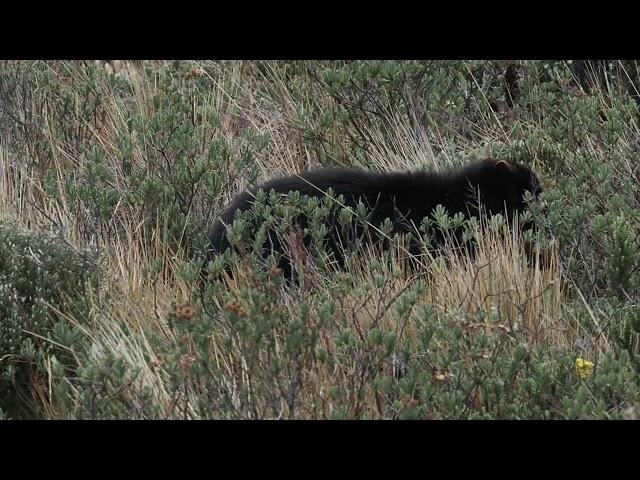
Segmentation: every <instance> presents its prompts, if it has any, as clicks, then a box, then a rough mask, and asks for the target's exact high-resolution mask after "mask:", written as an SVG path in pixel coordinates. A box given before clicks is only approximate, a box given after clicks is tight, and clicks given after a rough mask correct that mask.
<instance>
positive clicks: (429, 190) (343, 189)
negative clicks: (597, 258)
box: [209, 158, 541, 278]
mask: <svg viewBox="0 0 640 480" xmlns="http://www.w3.org/2000/svg"><path fill="white" fill-rule="evenodd" d="M259 189H262V190H263V191H264V192H265V193H267V197H269V195H268V194H269V192H270V191H272V190H273V191H274V192H276V193H277V194H288V193H290V192H299V193H300V194H301V195H302V196H305V195H306V196H309V197H316V198H320V199H321V198H323V197H324V196H325V195H326V194H327V192H328V191H329V189H331V191H332V196H333V198H338V197H339V196H341V195H342V196H343V198H344V200H343V203H342V204H341V206H342V207H350V208H351V209H355V207H356V206H357V205H358V203H359V202H362V203H363V204H364V205H365V206H366V207H367V208H368V209H369V215H370V216H369V217H368V218H367V224H368V225H370V226H373V227H379V226H380V225H381V224H382V223H383V222H384V221H385V219H390V220H391V225H392V229H391V230H392V232H393V233H398V232H400V233H403V232H405V233H406V232H413V233H414V234H416V233H417V227H419V226H420V225H421V222H422V219H423V218H424V217H428V216H430V215H431V214H432V212H433V210H434V209H435V208H436V206H438V205H442V206H443V207H444V209H445V210H446V211H447V213H449V214H450V215H454V214H456V213H461V214H463V215H464V216H465V218H468V217H470V216H478V210H479V208H482V209H483V210H485V212H486V214H488V215H494V214H497V213H501V214H503V215H505V217H506V219H507V220H509V219H511V218H512V216H513V215H514V214H515V213H517V212H521V211H522V210H523V209H524V207H525V202H524V198H523V196H524V193H525V192H527V191H528V192H531V194H533V195H534V196H535V197H537V196H538V194H539V193H540V192H541V188H540V184H539V182H538V178H537V176H536V175H535V173H534V172H533V171H532V170H531V169H529V168H528V167H526V166H524V165H520V164H516V163H512V162H509V161H506V160H498V159H494V158H488V159H485V160H482V161H479V162H475V163H472V164H470V165H467V166H466V167H464V168H461V169H457V170H452V171H449V172H446V173H432V172H393V173H374V172H369V171H365V170H361V169H356V168H319V169H315V170H310V171H307V172H304V173H302V174H300V175H291V176H287V177H281V178H276V179H273V180H270V181H268V182H266V183H263V184H261V185H259V186H258V187H256V188H254V189H252V190H250V191H245V192H243V193H241V194H239V195H238V196H237V197H236V198H235V199H234V200H233V202H232V203H231V204H230V205H229V206H228V207H227V208H225V209H224V210H223V211H222V212H221V214H220V216H219V218H218V219H217V220H216V222H215V223H214V225H213V227H212V228H211V230H210V231H209V239H210V242H211V253H214V254H215V253H222V252H224V251H225V250H226V249H227V248H229V247H230V246H231V244H230V242H229V239H228V237H227V226H228V225H229V224H231V223H232V222H233V220H234V216H235V215H236V212H238V211H241V212H242V211H246V210H249V209H250V208H251V207H252V204H253V203H254V202H255V198H256V193H257V192H258V190H259ZM336 215H337V214H334V215H330V216H329V218H330V220H329V221H327V227H328V228H327V232H328V233H327V244H328V246H329V249H330V250H331V251H332V253H333V254H335V257H336V259H337V260H338V262H339V263H340V262H341V260H342V258H343V254H344V247H345V243H349V242H351V241H353V239H354V238H355V237H354V236H353V235H350V236H349V237H348V238H346V237H345V236H344V235H343V234H341V233H339V232H338V230H339V228H338V223H339V222H337V221H336ZM294 223H296V224H297V225H298V226H299V227H301V228H300V229H299V231H304V228H305V227H307V226H308V224H309V222H308V219H306V218H302V219H301V218H297V219H296V220H295V221H294ZM376 232H380V230H379V229H377V228H374V230H373V236H374V237H375V236H376ZM362 233H363V230H362V229H361V228H359V229H357V231H356V234H358V235H359V234H362ZM371 233H372V232H371V231H369V232H368V234H369V235H370V234H371ZM356 236H357V235H356ZM378 237H379V236H378ZM299 238H301V239H302V242H300V243H302V244H303V245H304V246H308V245H309V236H308V235H306V236H305V235H301V236H300V237H299ZM417 238H419V237H417ZM378 240H380V238H378ZM437 241H438V239H436V242H437ZM264 243H265V246H264V249H265V251H264V253H265V254H269V253H271V252H276V253H278V254H280V255H283V254H285V252H286V251H290V249H287V248H285V246H284V245H283V243H285V241H283V240H282V239H281V238H279V237H278V236H276V235H275V234H274V232H272V231H270V232H269V234H268V236H267V239H266V240H265V242H264ZM288 246H290V245H288ZM419 251H420V247H419V245H418V243H414V244H412V246H411V248H410V253H411V254H418V253H419ZM279 266H280V268H282V269H283V271H284V275H285V277H287V278H288V277H290V275H291V273H292V270H291V259H290V258H286V255H285V256H284V257H282V258H281V260H280V262H279Z"/></svg>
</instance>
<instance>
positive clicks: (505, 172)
mask: <svg viewBox="0 0 640 480" xmlns="http://www.w3.org/2000/svg"><path fill="white" fill-rule="evenodd" d="M493 173H494V175H495V176H496V178H509V176H510V175H511V174H512V173H513V165H511V164H510V163H509V162H507V161H505V160H498V161H497V162H496V163H495V165H494V166H493Z"/></svg>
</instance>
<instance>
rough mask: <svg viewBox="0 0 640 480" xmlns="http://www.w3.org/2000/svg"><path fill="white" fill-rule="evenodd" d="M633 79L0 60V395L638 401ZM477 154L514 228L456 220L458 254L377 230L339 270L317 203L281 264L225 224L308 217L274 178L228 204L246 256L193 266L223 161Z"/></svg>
mask: <svg viewBox="0 0 640 480" xmlns="http://www.w3.org/2000/svg"><path fill="white" fill-rule="evenodd" d="M639 87H640V78H639V71H638V66H637V64H636V63H635V62H628V61H625V62H617V61H612V62H597V63H594V64H589V63H585V62H544V61H522V62H504V61H416V62H409V61H402V62H400V61H352V62H343V61H332V62H328V61H292V62H247V61H243V62H240V61H231V62H210V61H206V62H195V61H194V62H187V61H180V62H157V61H156V62H129V63H127V62H107V63H103V62H43V61H21V62H2V63H1V64H0V195H1V196H2V201H1V202H0V220H1V222H2V223H1V224H0V415H1V416H2V417H3V418H92V419H94V418H96V419H97V418H232V419H246V418H268V419H272V418H287V419H291V418H304V419H312V418H319V419H335V418H349V419H364V418H374V419H378V418H385V419H421V418H433V419H452V418H455V419H459V418H464V419H471V418H491V419H498V418H530V419H568V418H569V419H573V418H598V419H605V418H637V417H638V416H639V415H640V398H639V388H640V356H639V353H640V352H639V351H640V346H639V335H640V309H639V308H638V307H639V306H638V302H639V301H640V290H639V288H640V285H639V280H640V272H639V267H640V251H639V246H640V243H638V232H639V229H640V196H639V195H638V185H639V182H640V173H639V168H638V162H637V159H638V156H639V154H640V132H639V131H638V123H639V121H640V116H639V112H638V98H639V97H640V95H639V94H638V91H637V89H638V88H639ZM489 155H491V156H497V157H501V158H506V159H511V160H515V161H518V162H522V163H524V164H526V165H528V166H530V167H531V168H533V169H534V170H535V171H536V172H537V173H538V176H539V177H540V178H541V180H542V183H543V187H544V189H545V193H544V194H543V197H542V200H541V201H540V202H535V203H532V204H531V207H530V210H529V212H528V213H526V217H527V219H529V218H533V219H535V220H536V223H537V225H538V226H539V228H538V230H537V232H535V233H533V232H530V233H528V234H527V238H520V237H519V236H518V235H505V234H504V233H505V230H504V225H503V223H504V222H502V221H501V220H502V219H500V218H499V217H494V219H493V220H492V224H491V225H490V228H488V229H485V230H483V232H484V233H483V234H481V235H480V234H479V233H478V230H477V224H476V223H473V222H472V223H471V224H466V225H464V226H462V225H460V226H461V227H464V228H465V229H466V230H465V231H466V232H467V233H468V235H470V236H472V235H475V236H476V237H477V242H478V249H477V255H476V256H475V257H474V258H470V257H468V256H460V255H448V254H446V252H445V254H444V255H440V256H437V257H436V258H433V259H429V261H427V262H424V263H425V266H424V271H423V272H421V273H418V274H413V273H409V272H408V271H407V270H406V269H405V264H404V263H403V262H402V260H401V257H402V255H401V253H402V252H403V242H405V241H406V239H403V238H394V239H393V240H394V245H395V248H394V249H393V250H391V251H390V252H388V253H387V254H382V253H380V252H369V251H366V250H364V249H363V250H362V251H359V252H355V253H354V255H353V257H352V258H351V259H350V261H349V262H347V266H346V270H345V271H342V272H337V271H334V270H332V269H330V268H328V267H327V262H326V260H327V259H326V255H325V254H324V252H323V248H322V233H323V232H322V222H320V221H318V222H317V224H315V225H312V226H311V227H310V233H311V235H313V236H314V238H316V239H317V242H316V243H315V244H314V255H313V258H311V259H310V260H308V261H307V262H306V263H305V264H304V266H303V267H302V268H301V270H302V275H301V278H300V281H299V282H297V283H295V284H294V285H291V286H287V285H285V284H284V282H283V281H282V278H281V276H280V272H278V271H277V269H275V268H274V266H273V265H272V264H270V262H269V261H268V260H265V259H263V258H262V257H261V256H260V255H256V254H252V246H253V243H252V242H248V241H247V239H248V238H249V235H248V233H250V232H248V230H249V228H248V225H250V224H251V222H253V221H255V220H258V221H259V222H276V223H277V222H278V219H280V225H279V226H278V228H282V229H283V233H285V230H286V228H287V225H289V224H290V222H288V219H290V218H292V216H293V215H295V212H296V211H297V210H300V209H302V210H305V212H307V214H308V215H309V216H311V217H312V218H317V219H318V220H321V219H322V217H323V215H326V212H327V208H328V205H327V204H328V203H330V199H327V201H326V202H325V201H323V202H314V201H309V200H308V199H304V198H298V197H296V196H294V197H292V198H290V199H288V201H286V202H284V201H283V202H282V203H281V204H279V205H276V206H273V207H271V208H265V207H264V206H261V205H257V206H256V207H255V208H254V209H253V210H252V212H250V214H249V217H250V218H249V217H247V218H243V219H240V218H239V219H238V220H237V221H236V223H234V225H233V232H232V235H233V238H234V242H235V243H236V244H237V245H239V246H243V248H242V249H241V250H243V251H245V252H246V254H243V255H240V254H228V255H226V256H220V257H216V258H215V259H213V261H212V262H210V264H208V265H204V267H205V268H207V269H208V270H209V271H210V272H211V274H212V277H216V275H215V274H217V273H219V272H221V271H222V270H223V269H224V266H225V265H231V266H232V268H233V269H234V275H233V278H231V279H228V280H226V281H225V280H224V279H223V280H220V279H217V280H216V279H214V280H212V281H211V282H210V283H209V284H208V285H207V286H206V288H201V283H200V282H199V281H198V278H199V277H198V274H199V271H200V269H201V268H202V267H203V252H204V250H205V249H206V246H207V244H206V229H207V226H208V225H210V224H211V222H212V220H213V218H214V216H215V213H216V212H217V211H218V210H219V208H221V207H222V206H224V205H225V204H226V203H227V202H229V200H230V199H231V198H232V196H233V195H234V194H235V193H237V192H238V191H239V190H240V189H242V188H244V187H245V186H248V185H254V184H256V183H257V182H259V181H261V180H264V179H267V178H271V177H274V176H277V175H280V174H285V173H297V172H299V171H301V170H303V169H306V168H309V167H312V166H317V165H355V166H361V167H365V168H368V169H371V170H383V171H384V170H397V169H433V170H442V169H446V168H449V167H454V166H459V165H463V164H465V163H468V162H469V161H472V160H474V159H480V158H483V157H485V156H489ZM543 207H545V208H546V209H545V211H544V214H543ZM342 214H343V215H344V217H345V221H346V220H348V219H349V218H351V216H352V215H356V216H359V218H362V221H366V211H364V210H363V211H357V212H348V211H345V212H342ZM457 222H458V219H455V218H449V217H447V216H446V215H444V214H443V212H442V211H438V210H437V211H434V212H433V215H432V216H431V217H430V218H428V219H426V220H425V221H424V222H423V232H424V233H425V239H424V240H425V241H427V242H428V238H429V232H431V231H432V229H433V228H438V229H440V230H445V231H446V230H449V229H451V228H455V227H456V226H458V225H457ZM258 224H260V223H258ZM271 224H272V225H273V223H271ZM380 227H381V228H382V229H384V225H382V226H380ZM251 233H254V234H255V232H251ZM258 234H259V235H260V231H258ZM525 242H526V243H529V244H532V245H534V247H535V248H534V249H535V250H536V251H537V252H540V257H539V258H538V260H537V261H535V262H527V260H526V258H525V256H524V255H523V244H524V243H525ZM542 264H544V265H542ZM542 267H544V268H542ZM216 278H217V277H216Z"/></svg>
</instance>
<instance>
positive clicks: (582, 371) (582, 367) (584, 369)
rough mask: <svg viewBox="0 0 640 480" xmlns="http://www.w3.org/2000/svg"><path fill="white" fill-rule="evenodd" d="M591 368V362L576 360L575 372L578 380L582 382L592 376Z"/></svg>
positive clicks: (582, 359)
mask: <svg viewBox="0 0 640 480" xmlns="http://www.w3.org/2000/svg"><path fill="white" fill-rule="evenodd" d="M593 367H594V364H593V362H590V361H589V360H585V359H584V358H580V357H578V358H576V370H577V371H578V375H579V376H580V378H582V379H583V380H584V379H585V378H588V377H590V376H591V375H592V374H593Z"/></svg>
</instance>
